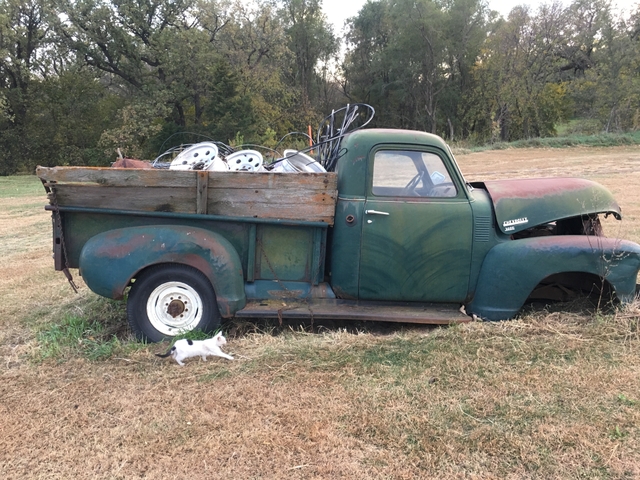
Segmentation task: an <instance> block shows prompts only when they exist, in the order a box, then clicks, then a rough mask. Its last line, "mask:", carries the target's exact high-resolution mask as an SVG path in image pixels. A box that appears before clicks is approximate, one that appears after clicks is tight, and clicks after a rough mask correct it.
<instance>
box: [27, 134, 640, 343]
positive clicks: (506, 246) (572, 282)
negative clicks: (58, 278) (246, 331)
mask: <svg viewBox="0 0 640 480" xmlns="http://www.w3.org/2000/svg"><path fill="white" fill-rule="evenodd" d="M340 152H341V153H340V159H339V161H337V163H336V168H335V172H326V173H324V172H320V173H281V172H271V171H266V172H254V173H248V172H208V171H195V170H194V171H171V170H163V169H121V168H84V167H54V168H43V167H40V168H39V169H38V172H37V173H38V176H39V177H40V178H41V179H42V181H43V184H44V186H45V189H46V190H47V192H48V195H49V201H50V205H48V206H47V207H46V208H47V209H48V210H51V211H52V219H53V250H54V263H55V268H56V269H57V270H63V271H66V272H67V273H68V269H69V268H78V269H79V272H80V274H81V276H82V278H83V279H84V282H85V283H86V284H87V286H88V287H89V288H90V289H91V290H92V291H94V292H95V293H97V294H99V295H103V296H105V297H108V298H114V299H121V298H124V297H125V296H126V297H127V312H128V320H129V323H130V325H131V327H132V329H133V330H134V332H135V333H136V335H137V336H138V338H140V339H142V340H145V341H152V342H154V341H160V340H162V339H165V338H168V337H173V336H176V335H178V334H180V333H181V332H184V331H188V330H192V329H195V328H198V329H202V330H206V331H211V330H213V329H215V328H216V327H217V326H218V325H219V324H220V322H221V320H222V319H223V318H224V319H230V318H233V317H244V318H247V317H253V318H268V317H278V318H309V317H311V318H312V319H318V320H319V319H343V320H344V319H346V320H349V319H357V320H372V321H375V320H382V321H398V322H415V323H454V322H461V321H468V320H471V319H472V318H477V319H484V320H503V319H509V318H511V317H513V316H514V315H516V314H517V313H518V312H519V311H520V309H521V308H522V306H523V305H524V304H525V302H526V301H527V299H531V298H535V299H541V298H560V297H561V296H562V295H565V294H566V293H567V292H579V291H581V292H586V293H596V294H600V295H615V297H617V299H618V300H620V301H622V302H628V301H630V300H632V299H633V298H634V295H635V292H636V279H637V275H638V270H639V269H640V245H637V244H636V243H633V242H630V241H626V240H620V239H614V238H607V237H605V236H603V234H602V228H601V226H600V222H599V215H605V216H606V215H613V216H614V217H615V218H617V219H620V218H621V215H620V208H619V206H618V204H617V203H616V201H615V200H614V199H613V197H612V195H611V193H610V192H609V191H607V190H606V189H605V188H604V187H602V186H601V185H599V184H597V183H594V182H591V181H587V180H582V179H577V178H539V179H523V180H496V181H487V182H475V183H467V182H466V181H465V179H464V177H463V176H462V174H461V172H460V170H459V168H458V166H457V164H456V161H455V159H454V157H453V155H452V153H451V150H450V149H449V147H448V146H447V144H446V143H445V142H444V141H443V140H442V139H441V138H439V137H437V136H435V135H431V134H427V133H424V132H417V131H408V130H391V129H362V130H358V131H355V132H352V133H349V134H347V135H345V136H344V138H342V140H341V144H340Z"/></svg>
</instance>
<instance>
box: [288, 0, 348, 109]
mask: <svg viewBox="0 0 640 480" xmlns="http://www.w3.org/2000/svg"><path fill="white" fill-rule="evenodd" d="M321 7H322V5H321V2H320V0H283V6H282V16H283V19H284V23H285V33H286V36H287V45H288V47H289V50H291V52H292V53H293V55H294V58H295V64H293V65H291V67H290V69H289V74H290V76H291V80H292V83H293V84H294V85H295V86H296V87H298V88H300V92H301V100H302V103H303V108H304V106H306V108H309V106H310V104H311V103H312V102H313V101H314V100H315V99H316V98H317V94H316V92H317V89H316V88H314V87H315V86H316V85H317V74H316V69H317V68H318V63H319V61H320V60H325V61H326V60H327V59H328V58H329V57H330V56H331V55H332V54H334V53H336V52H337V51H338V43H337V41H336V38H335V36H334V34H333V31H332V28H331V26H330V25H329V24H328V22H327V19H326V18H325V16H324V14H323V13H322V8H321Z"/></svg>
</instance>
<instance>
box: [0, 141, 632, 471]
mask: <svg viewBox="0 0 640 480" xmlns="http://www.w3.org/2000/svg"><path fill="white" fill-rule="evenodd" d="M458 162H459V164H460V167H461V169H462V170H463V171H464V172H465V174H466V176H467V179H468V180H470V181H473V180H482V179H488V178H505V177H513V178H515V177H523V176H526V177H532V176H549V175H553V176H565V175H571V176H582V177H586V178H590V179H593V180H596V181H598V182H601V183H603V184H604V185H606V186H607V187H608V188H609V189H610V190H612V191H613V193H614V195H615V196H616V198H617V199H618V200H619V202H620V204H621V205H622V210H623V214H624V215H625V218H624V220H623V222H621V223H620V222H615V221H613V220H611V221H607V222H606V224H605V230H606V232H607V234H608V235H609V236H620V237H623V238H627V239H630V240H634V241H637V242H639V241H640V147H634V148H630V147H615V148H569V149H547V150H544V149H531V150H525V149H523V150H500V151H487V152H482V153H474V154H468V155H462V156H459V158H458ZM45 203H46V198H45V195H44V190H43V189H42V187H41V185H40V184H39V181H38V180H37V179H36V178H34V177H10V178H0V222H1V224H2V226H3V227H2V229H1V230H0V248H1V251H2V254H3V256H4V258H5V260H4V261H3V263H2V266H0V299H1V300H0V362H1V365H0V419H1V420H0V475H1V476H2V478H4V479H22V478H29V479H70V478H74V479H76V478H77V479H85V478H86V479H120V478H122V479H132V478H145V479H162V480H167V479H182V478H184V479H187V478H188V479H196V480H197V479H218V478H220V479H258V478H265V479H334V478H335V479H342V478H344V479H350V478H357V479H358V480H364V479H436V478H437V479H449V478H452V479H467V478H469V479H638V478H640V333H639V327H640V308H636V307H632V308H629V309H627V310H624V311H617V312H614V313H607V312H595V313H593V312H592V313H589V312H585V311H579V307H580V306H576V307H575V308H574V309H573V310H572V311H567V310H566V309H567V307H568V306H564V307H565V308H564V309H562V310H558V309H551V308H549V309H547V310H542V311H535V312H532V313H528V314H526V315H523V316H521V317H520V318H518V319H516V320H513V321H509V322H498V323H470V324H466V325H459V326H455V327H449V328H432V327H423V326H408V325H391V326H390V325H356V326H353V327H351V328H343V327H337V326H333V327H331V328H324V329H323V328H321V329H319V332H318V331H316V332H314V333H311V332H310V331H309V330H308V329H307V328H305V327H304V326H300V325H285V326H284V327H283V328H280V327H278V326H270V325H269V324H264V323H258V324H232V325H228V326H227V328H226V330H225V333H226V334H227V337H228V339H229V343H228V345H227V348H226V350H227V351H229V352H230V353H232V354H234V355H235V356H236V360H235V361H233V362H229V361H227V360H223V359H219V358H211V359H210V360H209V361H208V362H206V363H204V362H201V361H200V360H199V359H198V360H194V359H192V360H191V361H187V362H188V363H187V365H186V366H185V367H179V366H177V365H176V364H175V363H174V362H172V361H170V360H162V359H159V358H157V357H155V356H154V353H155V352H160V351H164V350H165V349H166V348H167V345H166V344H165V345H140V344H137V343H136V342H134V341H133V340H132V339H131V337H130V334H129V332H128V330H127V327H126V320H125V313H124V308H123V305H122V304H120V303H118V302H110V301H106V300H103V299H99V298H97V297H96V296H95V295H93V294H92V293H91V292H89V291H88V289H87V288H86V287H85V286H84V285H83V284H82V282H81V280H79V282H78V283H80V284H81V288H80V292H79V294H78V295H76V294H74V293H73V291H72V290H71V288H70V287H69V285H68V284H67V283H66V280H65V279H64V277H63V275H62V274H61V273H59V272H54V271H53V262H52V260H51V246H50V241H51V240H50V236H51V220H50V215H49V214H47V213H46V212H45V211H44V209H43V206H44V204H45ZM74 273H77V272H74ZM76 276H77V275H76ZM354 327H357V328H354Z"/></svg>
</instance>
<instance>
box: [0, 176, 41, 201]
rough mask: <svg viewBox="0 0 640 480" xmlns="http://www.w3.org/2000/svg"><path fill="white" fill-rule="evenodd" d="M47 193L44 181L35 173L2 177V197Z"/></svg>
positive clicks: (0, 193)
mask: <svg viewBox="0 0 640 480" xmlns="http://www.w3.org/2000/svg"><path fill="white" fill-rule="evenodd" d="M33 195H42V196H43V197H44V196H45V195H46V192H45V190H44V187H43V186H42V182H41V181H40V179H39V178H38V177H36V176H35V175H15V176H11V177H0V198H15V197H29V196H33Z"/></svg>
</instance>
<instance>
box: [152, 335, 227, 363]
mask: <svg viewBox="0 0 640 480" xmlns="http://www.w3.org/2000/svg"><path fill="white" fill-rule="evenodd" d="M226 343H227V339H226V338H224V336H223V335H222V332H219V333H218V334H217V335H216V336H215V337H213V338H208V339H206V340H190V339H186V338H183V339H181V340H178V341H176V343H174V344H173V347H171V348H170V349H169V351H167V353H156V355H157V356H158V357H162V358H166V357H168V356H169V355H171V357H173V359H174V360H175V361H176V362H178V365H184V363H183V362H182V360H184V359H185V358H189V357H202V360H203V361H205V362H206V361H207V355H216V356H218V357H222V358H226V359H228V360H233V357H232V356H231V355H227V354H226V353H224V352H223V351H222V350H221V349H220V347H221V346H222V345H225V344H226Z"/></svg>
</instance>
